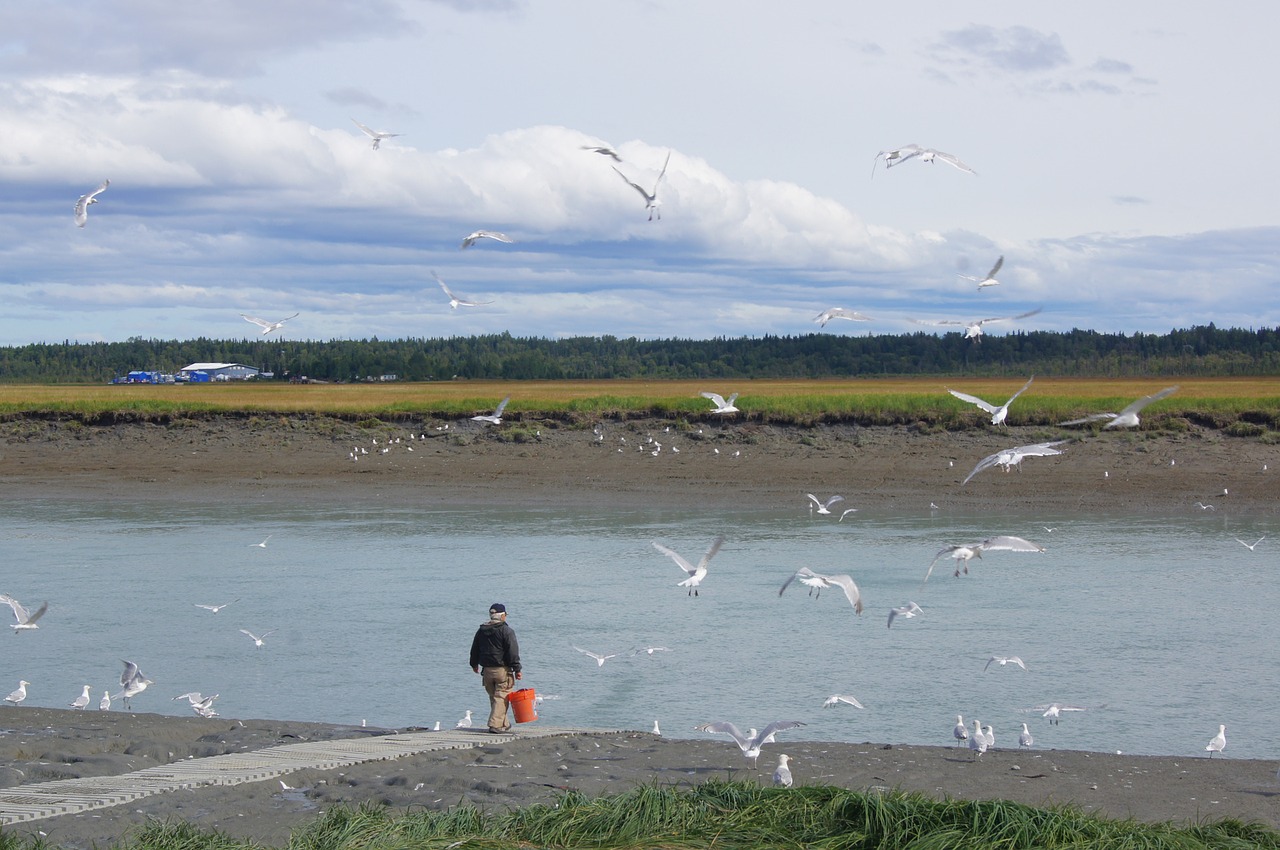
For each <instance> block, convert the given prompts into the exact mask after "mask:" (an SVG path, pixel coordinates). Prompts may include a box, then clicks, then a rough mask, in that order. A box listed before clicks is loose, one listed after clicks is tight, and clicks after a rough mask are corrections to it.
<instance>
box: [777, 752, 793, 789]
mask: <svg viewBox="0 0 1280 850" xmlns="http://www.w3.org/2000/svg"><path fill="white" fill-rule="evenodd" d="M790 760H791V756H788V755H785V754H783V755H780V756H778V769H777V770H775V771H774V772H773V784H774V785H781V786H782V787H783V788H790V787H791V768H789V767H787V762H788V761H790Z"/></svg>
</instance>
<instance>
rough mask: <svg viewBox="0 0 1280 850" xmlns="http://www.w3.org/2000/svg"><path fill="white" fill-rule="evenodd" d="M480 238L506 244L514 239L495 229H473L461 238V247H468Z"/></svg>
mask: <svg viewBox="0 0 1280 850" xmlns="http://www.w3.org/2000/svg"><path fill="white" fill-rule="evenodd" d="M481 239H492V240H494V241H495V242H506V243H507V244H508V245H509V244H511V243H512V242H513V241H515V240H513V239H512V238H511V237H510V236H507V234H505V233H499V232H498V231H496V230H473V231H472V232H471V233H470V234H468V235H467V237H466V238H465V239H463V240H462V245H461V247H462V248H470V247H471V246H472V245H474V244H476V242H478V241H479V240H481Z"/></svg>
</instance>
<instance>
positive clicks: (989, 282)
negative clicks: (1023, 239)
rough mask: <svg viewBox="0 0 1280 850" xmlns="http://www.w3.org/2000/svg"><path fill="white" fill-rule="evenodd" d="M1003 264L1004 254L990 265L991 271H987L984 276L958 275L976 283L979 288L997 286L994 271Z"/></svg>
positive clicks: (998, 283) (997, 282)
mask: <svg viewBox="0 0 1280 850" xmlns="http://www.w3.org/2000/svg"><path fill="white" fill-rule="evenodd" d="M1003 265H1004V255H1003V254H1002V255H1001V256H1000V259H998V260H996V264H995V265H994V266H992V267H991V271H989V272H987V276H986V277H974V276H973V275H969V274H962V275H960V277H962V278H964V279H965V280H972V281H974V282H976V283H977V284H978V288H979V289H986V288H987V287H988V286H999V285H1000V281H998V280H996V272H998V271H1000V267H1001V266H1003Z"/></svg>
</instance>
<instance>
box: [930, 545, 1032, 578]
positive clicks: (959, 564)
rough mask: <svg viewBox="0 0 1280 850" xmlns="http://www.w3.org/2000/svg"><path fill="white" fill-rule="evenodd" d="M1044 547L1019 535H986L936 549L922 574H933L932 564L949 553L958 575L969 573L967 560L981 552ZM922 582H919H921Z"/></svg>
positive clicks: (1020, 550) (1023, 550) (1022, 550)
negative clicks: (975, 539) (986, 536)
mask: <svg viewBox="0 0 1280 850" xmlns="http://www.w3.org/2000/svg"><path fill="white" fill-rule="evenodd" d="M1043 551H1045V548H1044V547H1043V546H1040V545H1038V544H1036V543H1032V542H1031V541H1030V540H1024V539H1022V538H1021V537H1012V536H1010V535H1007V534H1001V535H999V536H996V537H988V538H987V539H986V540H983V541H982V542H981V543H965V544H961V545H955V546H947V547H944V548H942V549H939V550H938V554H936V555H934V556H933V560H932V561H930V562H929V570H928V572H926V573H925V574H924V580H925V581H928V580H929V576H931V575H932V574H933V565H934V564H936V563H938V560H939V559H940V558H941V557H942V556H943V555H950V556H951V557H952V558H954V559H955V562H956V577H957V578H959V577H960V570H961V569H963V570H964V574H965V575H968V574H969V562H970V561H972V560H973V559H974V558H981V557H982V553H983V552H1043ZM923 583H924V582H921V584H923Z"/></svg>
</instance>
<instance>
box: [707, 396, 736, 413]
mask: <svg viewBox="0 0 1280 850" xmlns="http://www.w3.org/2000/svg"><path fill="white" fill-rule="evenodd" d="M698 395H700V396H702V397H703V398H707V399H711V403H712V404H714V405H715V406H716V409H715V410H713V411H711V412H712V413H737V412H738V408H736V407H734V406H733V403H734V402H735V401H737V400H738V394H737V393H734V394H733V395H731V396H729V400H728V401H725V398H724V396H722V395H720V394H719V393H698Z"/></svg>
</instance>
